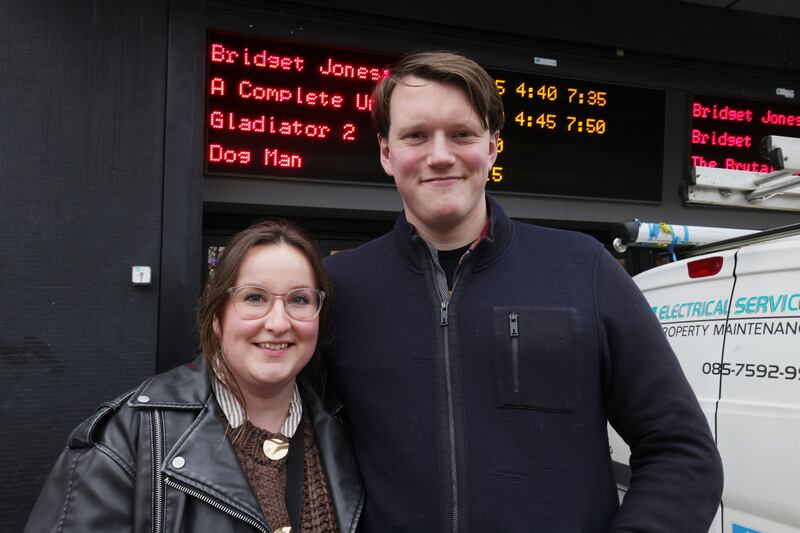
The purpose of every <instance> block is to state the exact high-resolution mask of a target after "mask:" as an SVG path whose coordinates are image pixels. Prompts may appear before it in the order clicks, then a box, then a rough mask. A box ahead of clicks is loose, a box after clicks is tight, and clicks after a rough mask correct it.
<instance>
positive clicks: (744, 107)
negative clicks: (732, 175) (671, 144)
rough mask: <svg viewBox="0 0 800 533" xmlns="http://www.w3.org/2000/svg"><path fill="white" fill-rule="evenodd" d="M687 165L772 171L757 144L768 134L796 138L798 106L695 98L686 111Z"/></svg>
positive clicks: (799, 118)
mask: <svg viewBox="0 0 800 533" xmlns="http://www.w3.org/2000/svg"><path fill="white" fill-rule="evenodd" d="M689 115H690V118H691V124H692V127H691V131H690V132H689V143H690V145H691V153H690V164H691V165H694V166H700V167H715V168H724V169H727V170H747V171H750V172H773V171H774V170H775V168H774V167H773V166H772V165H771V164H770V163H769V161H767V160H766V159H764V158H762V157H761V155H760V153H759V143H760V142H761V139H762V138H763V137H766V136H768V135H779V136H783V137H800V106H798V105H791V104H783V103H770V102H759V101H754V100H744V99H734V98H721V97H716V96H706V95H695V96H694V98H693V100H692V104H691V108H690V110H689Z"/></svg>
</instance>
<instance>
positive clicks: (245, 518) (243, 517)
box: [164, 477, 270, 533]
mask: <svg viewBox="0 0 800 533" xmlns="http://www.w3.org/2000/svg"><path fill="white" fill-rule="evenodd" d="M164 484H165V485H167V486H169V487H172V488H174V489H178V490H179V491H181V492H184V493H186V494H188V495H189V496H192V497H194V498H197V499H198V500H200V501H202V502H205V503H207V504H208V505H210V506H212V507H214V508H215V509H219V510H220V511H222V512H223V513H227V514H229V515H230V516H232V517H234V518H237V519H239V520H241V521H242V522H244V523H245V524H247V525H249V526H252V527H253V528H255V529H257V530H258V531H262V532H263V533H270V531H269V530H267V529H265V528H264V527H263V526H262V525H261V524H259V523H258V522H256V521H255V520H253V519H252V518H250V517H249V516H247V515H246V514H242V513H240V512H239V511H237V510H235V509H231V508H230V507H228V506H227V505H223V504H221V503H219V502H218V501H216V500H214V499H211V498H209V497H208V496H206V495H205V494H202V493H200V492H197V491H196V490H194V489H192V488H190V487H187V486H186V485H183V484H181V483H178V482H177V481H174V480H172V479H171V478H168V477H165V478H164Z"/></svg>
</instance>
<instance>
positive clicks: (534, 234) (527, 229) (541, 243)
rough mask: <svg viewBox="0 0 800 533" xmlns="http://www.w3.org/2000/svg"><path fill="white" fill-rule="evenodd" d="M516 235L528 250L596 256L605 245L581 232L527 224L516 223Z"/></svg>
mask: <svg viewBox="0 0 800 533" xmlns="http://www.w3.org/2000/svg"><path fill="white" fill-rule="evenodd" d="M514 233H515V235H516V237H517V239H519V241H520V243H521V244H522V245H523V246H525V247H526V249H528V248H529V249H532V250H537V249H538V250H543V249H544V250H547V251H549V252H558V251H564V252H568V253H571V254H576V253H584V254H590V255H593V254H596V253H598V252H599V251H600V249H602V248H603V245H602V244H601V243H600V241H598V240H597V239H595V238H594V237H592V236H591V235H587V234H585V233H581V232H579V231H572V230H566V229H559V228H548V227H545V226H539V225H536V224H529V223H527V222H519V221H514Z"/></svg>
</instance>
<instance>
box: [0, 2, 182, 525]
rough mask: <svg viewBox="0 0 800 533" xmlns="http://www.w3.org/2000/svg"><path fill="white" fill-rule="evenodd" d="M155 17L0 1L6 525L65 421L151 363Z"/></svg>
mask: <svg viewBox="0 0 800 533" xmlns="http://www.w3.org/2000/svg"><path fill="white" fill-rule="evenodd" d="M167 20H168V19H167V5H166V4H165V3H164V2H161V1H159V0H150V1H141V0H136V1H133V0H131V1H127V2H93V1H89V0H76V1H69V2H66V1H65V2H61V1H47V0H25V1H3V2H0V250H2V260H0V302H2V304H0V398H2V400H1V401H0V420H2V424H0V530H3V531H19V530H21V529H22V526H23V524H24V521H25V519H26V517H27V514H28V513H29V512H30V508H31V506H32V505H33V502H34V500H35V497H36V495H37V494H38V492H39V489H40V488H41V484H42V482H43V481H44V476H45V475H46V473H47V471H48V469H49V467H50V465H51V464H52V462H53V461H54V459H55V457H56V456H57V454H58V453H59V451H60V450H61V449H62V448H63V447H64V445H65V443H66V437H67V435H68V432H69V431H70V429H71V428H72V427H74V426H75V425H76V424H77V422H79V421H80V420H82V419H83V418H86V417H87V416H89V415H90V414H91V413H92V412H93V411H94V409H95V407H96V406H97V404H98V402H99V401H100V400H101V398H107V399H110V398H111V397H113V396H116V395H118V394H120V393H122V392H123V391H124V390H126V389H128V388H130V387H131V386H132V385H133V384H135V383H137V382H139V381H141V380H142V379H144V378H145V377H146V376H148V375H150V374H152V373H153V372H154V371H155V369H156V339H157V324H158V288H159V282H160V281H161V280H160V277H159V264H160V260H161V258H160V248H161V225H162V188H163V183H164V123H165V119H164V116H165V113H164V110H165V76H166V71H167V40H166V39H167ZM134 265H147V266H150V267H152V268H153V271H154V284H153V285H151V286H148V287H135V286H133V285H132V284H131V267H132V266H134Z"/></svg>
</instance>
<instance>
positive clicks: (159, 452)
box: [151, 409, 165, 533]
mask: <svg viewBox="0 0 800 533" xmlns="http://www.w3.org/2000/svg"><path fill="white" fill-rule="evenodd" d="M151 420H152V423H153V440H154V442H153V477H154V480H153V483H154V485H155V487H154V494H153V499H154V500H155V513H154V516H153V532H154V533H161V532H162V531H163V530H164V516H165V513H164V511H165V508H164V479H163V477H164V476H163V474H162V473H161V463H162V462H163V461H164V420H163V418H162V417H161V411H159V410H158V409H156V410H154V411H153V414H152V416H151Z"/></svg>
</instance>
